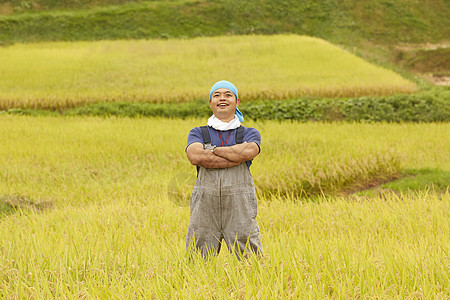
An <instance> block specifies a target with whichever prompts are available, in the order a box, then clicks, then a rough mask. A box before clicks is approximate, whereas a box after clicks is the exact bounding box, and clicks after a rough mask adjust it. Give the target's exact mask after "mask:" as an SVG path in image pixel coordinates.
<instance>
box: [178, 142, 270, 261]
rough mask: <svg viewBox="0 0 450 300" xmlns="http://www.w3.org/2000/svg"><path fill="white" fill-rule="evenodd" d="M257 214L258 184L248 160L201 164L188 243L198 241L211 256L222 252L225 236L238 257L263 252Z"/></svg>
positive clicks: (193, 195)
mask: <svg viewBox="0 0 450 300" xmlns="http://www.w3.org/2000/svg"><path fill="white" fill-rule="evenodd" d="M204 140H205V138H204ZM256 214H257V204H256V192H255V186H254V183H253V178H252V175H251V174H250V170H249V169H248V167H247V164H246V163H245V162H243V163H241V164H240V165H238V166H235V167H231V168H224V169H207V168H203V167H200V168H199V170H198V177H197V181H196V182H195V186H194V190H193V191H192V194H191V220H190V222H189V229H188V233H187V237H186V247H187V248H188V250H189V249H190V247H193V246H194V245H195V248H196V249H197V250H199V251H200V252H201V254H202V256H203V257H204V258H207V257H208V256H209V255H211V254H218V253H219V251H220V246H221V244H222V239H224V240H225V242H226V244H227V247H228V249H229V250H230V252H234V253H235V254H236V256H237V258H238V259H240V257H241V255H245V254H246V253H248V252H253V253H257V254H258V255H262V245H261V241H260V233H259V227H258V223H257V222H256Z"/></svg>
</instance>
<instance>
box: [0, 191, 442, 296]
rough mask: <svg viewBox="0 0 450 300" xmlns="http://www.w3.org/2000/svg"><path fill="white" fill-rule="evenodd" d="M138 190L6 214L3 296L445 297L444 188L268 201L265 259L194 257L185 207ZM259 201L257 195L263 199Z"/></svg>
mask: <svg viewBox="0 0 450 300" xmlns="http://www.w3.org/2000/svg"><path fill="white" fill-rule="evenodd" d="M148 189H151V190H152V192H153V193H152V195H151V196H150V197H149V198H147V199H146V201H145V202H138V201H135V199H134V198H133V197H125V198H122V199H120V200H117V199H116V200H112V202H110V203H107V204H103V205H98V204H94V203H91V204H87V205H85V206H82V207H71V206H70V205H69V206H65V207H64V208H55V209H54V210H48V211H44V212H42V213H37V212H29V213H26V214H16V215H11V216H8V217H3V218H2V219H0V253H1V255H0V296H1V297H2V298H11V299H18V298H20V299H24V298H105V299H106V298H107V299H110V298H127V299H128V298H143V299H146V298H183V299H210V298H221V299H222V298H223V299H228V298H260V299H286V298H293V299H303V298H326V297H330V298H332V297H335V298H346V299H348V298H351V299H353V298H365V297H369V298H386V299H387V298H390V299H391V298H441V299H446V298H448V297H449V296H450V295H449V290H448V288H447V287H448V286H449V284H450V281H449V273H448V263H449V261H448V255H447V253H448V252H449V251H450V247H449V243H448V236H449V234H450V228H449V223H448V219H449V217H450V215H449V211H450V206H449V203H450V196H449V194H444V195H440V196H438V195H436V194H433V193H419V194H412V195H395V194H392V195H389V196H388V198H387V201H385V200H384V199H371V200H367V199H365V200H361V199H355V200H354V201H348V200H347V199H339V198H338V199H334V200H333V199H324V201H319V202H316V203H314V202H307V203H301V202H300V203H298V202H297V203H296V202H294V201H289V200H290V199H288V201H280V200H279V199H277V198H271V199H267V200H270V201H265V199H262V201H260V204H259V214H258V222H259V224H260V229H261V233H262V242H263V247H264V252H265V254H264V257H263V259H262V260H261V261H257V260H255V259H254V258H250V259H249V260H247V261H244V262H242V263H240V262H238V261H237V260H236V259H235V258H234V257H232V256H231V255H229V254H227V253H226V248H225V249H223V250H222V252H221V254H220V255H219V256H218V257H217V258H214V259H213V260H212V261H210V262H203V261H202V260H200V259H198V258H197V259H196V260H194V261H191V262H189V260H188V259H187V257H186V252H185V246H184V239H185V234H186V229H187V226H188V222H189V209H188V208H180V207H178V206H176V205H174V204H173V203H171V202H169V201H168V200H167V198H165V199H161V198H160V191H158V190H157V189H155V188H154V187H148ZM260 200H261V199H260Z"/></svg>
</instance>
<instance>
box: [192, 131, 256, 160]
mask: <svg viewBox="0 0 450 300" xmlns="http://www.w3.org/2000/svg"><path fill="white" fill-rule="evenodd" d="M208 131H209V135H210V136H211V145H213V146H216V147H224V146H233V145H236V129H231V130H227V131H219V130H215V129H214V128H212V127H211V126H208ZM219 134H220V136H219ZM221 137H222V139H221ZM222 142H223V145H222ZM243 142H247V143H250V142H255V143H256V144H257V145H258V148H259V149H260V151H261V135H260V134H259V131H258V130H257V129H255V128H247V127H244V139H243ZM192 143H202V144H204V142H203V135H202V129H201V128H200V127H195V128H193V129H191V131H190V132H189V135H188V139H187V145H186V149H187V147H188V146H189V145H190V144H192ZM246 163H247V167H249V168H250V165H251V164H252V161H251V160H248V161H246Z"/></svg>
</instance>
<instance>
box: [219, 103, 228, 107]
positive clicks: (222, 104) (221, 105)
mask: <svg viewBox="0 0 450 300" xmlns="http://www.w3.org/2000/svg"><path fill="white" fill-rule="evenodd" d="M217 106H218V107H227V106H228V104H226V103H219V104H217Z"/></svg>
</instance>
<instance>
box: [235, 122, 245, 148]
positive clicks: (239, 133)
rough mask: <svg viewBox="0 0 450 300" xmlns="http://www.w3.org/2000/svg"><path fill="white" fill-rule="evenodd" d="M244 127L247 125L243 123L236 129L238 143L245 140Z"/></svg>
mask: <svg viewBox="0 0 450 300" xmlns="http://www.w3.org/2000/svg"><path fill="white" fill-rule="evenodd" d="M244 129H245V127H244V126H242V125H241V126H239V127H238V128H237V129H236V145H237V144H242V143H243V142H244Z"/></svg>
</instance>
